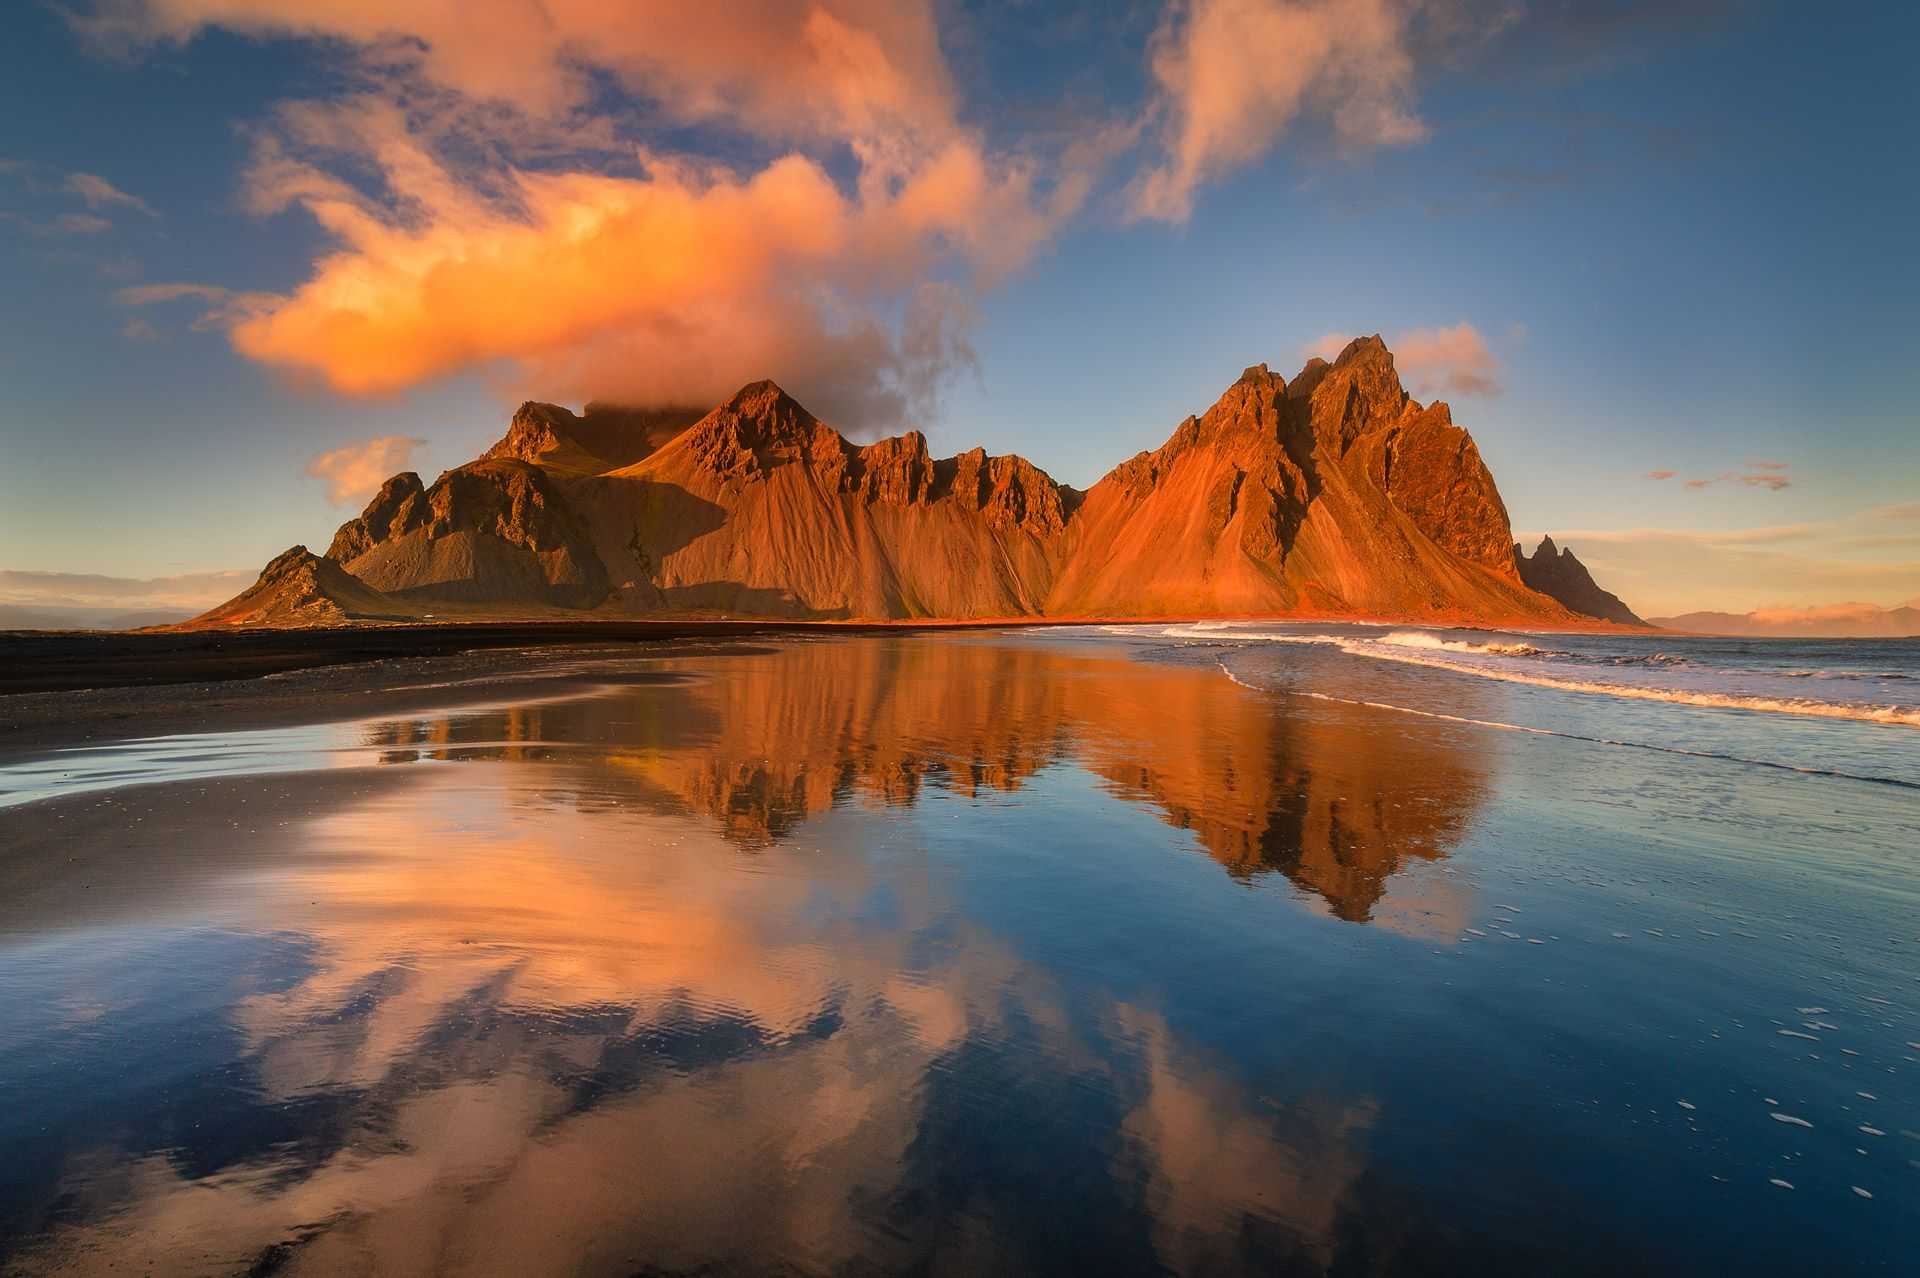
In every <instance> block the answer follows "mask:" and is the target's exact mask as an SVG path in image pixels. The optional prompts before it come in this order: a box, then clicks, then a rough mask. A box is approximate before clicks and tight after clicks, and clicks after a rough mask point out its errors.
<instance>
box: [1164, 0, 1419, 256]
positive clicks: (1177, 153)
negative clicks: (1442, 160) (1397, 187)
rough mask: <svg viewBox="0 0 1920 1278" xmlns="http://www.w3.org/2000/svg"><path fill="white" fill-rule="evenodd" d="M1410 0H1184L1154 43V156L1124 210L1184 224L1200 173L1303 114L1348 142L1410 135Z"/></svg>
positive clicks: (1267, 141)
mask: <svg viewBox="0 0 1920 1278" xmlns="http://www.w3.org/2000/svg"><path fill="white" fill-rule="evenodd" d="M1411 10H1412V6H1408V5H1403V4H1399V3H1395V2H1394V0H1317V2H1316V0H1193V3H1192V4H1189V5H1174V6H1171V7H1170V8H1169V11H1168V14H1167V17H1166V19H1165V21H1164V22H1163V23H1162V25H1161V27H1160V30H1159V32H1158V33H1157V34H1156V35H1155V37H1154V41H1153V57H1152V69H1153V77H1154V81H1155V84H1156V86H1157V94H1156V97H1155V99H1154V101H1153V103H1152V104H1151V106H1150V108H1149V117H1150V118H1151V119H1153V120H1155V121H1157V122H1158V130H1157V131H1158V136H1159V141H1160V149H1161V152H1162V156H1161V159H1160V161H1159V162H1158V163H1157V164H1156V165H1154V166H1153V167H1151V168H1148V169H1147V170H1146V171H1145V172H1143V173H1142V174H1141V175H1140V177H1139V179H1138V180H1137V181H1136V182H1135V183H1134V186H1133V189H1132V201H1131V206H1132V212H1133V214H1134V216H1136V217H1141V218H1152V219H1157V220H1161V221H1168V222H1183V221H1185V220H1186V219H1187V217H1188V216H1189V215H1190V214H1191V213H1192V211H1193V197H1194V191H1195V189H1196V188H1197V187H1198V186H1200V185H1201V184H1202V183H1203V182H1206V181H1209V180H1212V179H1214V178H1217V177H1220V176H1222V175H1224V174H1227V173H1231V172H1233V171H1234V170H1236V169H1240V168H1243V167H1245V166H1246V165H1248V164H1251V163H1252V162H1253V161H1255V160H1256V159H1258V158H1259V157H1260V156H1262V155H1264V154H1265V153H1266V152H1267V151H1268V150H1269V149H1270V148H1271V147H1272V146H1273V145H1274V144H1275V142H1277V141H1278V140H1279V138H1280V137H1281V135H1282V134H1284V133H1285V132H1286V131H1287V129H1288V128H1289V127H1290V126H1291V125H1292V124H1293V123H1294V122H1295V120H1296V119H1298V118H1299V117H1301V116H1303V115H1312V116H1316V117H1319V118H1321V119H1324V120H1325V121H1326V122H1327V123H1328V124H1329V125H1330V126H1331V128H1332V130H1333V134H1334V136H1335V138H1336V139H1338V141H1339V142H1340V143H1341V144H1342V145H1344V146H1348V147H1352V148H1372V147H1382V146H1395V145H1403V144H1405V143H1409V142H1419V141H1421V140H1423V139H1425V138H1426V137H1427V134H1428V129H1427V126H1426V124H1425V123H1424V122H1423V121H1422V120H1421V119H1420V117H1419V115H1418V113H1417V112H1416V110H1415V108H1414V58H1413V54H1412V52H1411V51H1410V49H1409V45H1408V32H1407V21H1408V16H1409V14H1410V12H1411Z"/></svg>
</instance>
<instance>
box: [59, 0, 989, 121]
mask: <svg viewBox="0 0 1920 1278" xmlns="http://www.w3.org/2000/svg"><path fill="white" fill-rule="evenodd" d="M78 25H79V26H80V27H81V29H82V30H83V31H86V32H88V33H90V34H91V35H92V36H93V37H94V38H95V39H96V40H97V41H100V42H103V43H106V44H109V45H115V46H119V47H123V48H124V47H138V46H141V45H145V44H151V43H154V42H171V43H180V42H184V41H187V40H190V39H192V38H193V37H194V36H195V35H197V34H198V33H200V32H201V31H203V30H205V29H206V28H209V27H220V28H224V29H226V30H229V31H235V32H239V33H241V34H244V35H251V36H257V37H296V38H310V39H328V40H338V41H344V42H346V43H347V44H349V45H351V46H354V47H356V48H358V49H360V50H362V51H363V57H364V60H365V61H366V62H367V63H368V64H369V65H371V66H375V67H379V68H391V67H393V66H395V65H402V64H404V65H408V66H412V67H415V68H417V69H418V70H419V72H420V73H421V74H422V75H424V76H425V77H426V78H428V79H430V80H431V81H433V82H434V83H435V84H438V85H440V86H443V87H445V88H448V89H452V90H454V91H456V92H458V93H460V94H462V95H463V96H465V97H468V98H470V99H473V100H476V101H485V100H491V101H496V102H505V103H509V104H511V105H513V106H515V107H517V108H520V109H522V110H525V111H527V112H530V113H532V114H535V115H540V116H552V115H555V114H562V113H566V112H569V111H573V110H577V109H578V108H580V107H581V106H582V105H583V104H584V103H585V102H586V101H587V99H588V97H589V95H590V93H591V90H592V87H593V86H592V76H593V73H594V72H596V71H597V72H604V73H609V74H611V75H612V76H614V77H615V78H617V79H618V80H619V81H620V82H621V83H622V84H623V85H624V86H626V87H627V88H630V89H633V90H636V91H638V92H641V93H644V94H645V95H646V96H647V97H648V98H649V99H651V100H653V101H654V102H656V103H657V105H658V109H659V110H661V111H662V112H664V113H667V114H670V115H673V116H675V117H677V118H680V119H684V120H724V121H728V122H733V123H739V124H742V125H744V126H745V127H747V128H749V129H750V130H752V131H754V132H756V133H758V134H760V135H761V136H766V137H775V138H797V137H815V138H826V139H842V138H847V137H872V136H883V135H894V134H898V133H903V132H905V133H915V134H921V135H932V136H936V137H937V136H938V135H941V134H944V133H947V132H950V131H951V130H952V128H953V119H954V109H955V101H954V90H953V85H952V78H951V75H950V74H949V72H948V69H947V65H946V60H945V58H944V56H943V55H942V54H941V52H940V42H939V32H938V28H937V26H936V24H935V21H934V14H933V6H932V4H931V3H930V2H929V0H729V3H726V4H718V5H692V4H687V3H684V0H623V2H622V3H620V4H607V3H605V2H604V0H539V3H528V0H463V2H462V3H459V4H445V3H440V4H410V5H396V4H392V3H390V2H389V0H120V2H119V3H114V4H109V5H107V6H105V7H103V8H102V9H101V10H100V11H99V12H96V13H95V14H94V15H92V16H91V17H87V18H83V19H80V20H79V22H78Z"/></svg>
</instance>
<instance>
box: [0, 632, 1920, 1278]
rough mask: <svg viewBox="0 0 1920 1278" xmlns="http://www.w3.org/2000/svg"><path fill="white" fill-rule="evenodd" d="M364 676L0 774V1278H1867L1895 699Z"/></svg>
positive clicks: (1308, 658)
mask: <svg viewBox="0 0 1920 1278" xmlns="http://www.w3.org/2000/svg"><path fill="white" fill-rule="evenodd" d="M365 674H366V678H367V680H368V684H367V686H368V689H369V691H367V692H365V693H363V694H357V695H341V696H338V697H335V698H333V699H331V700H325V701H321V702H316V701H315V700H314V698H312V697H310V696H309V697H305V698H294V699H292V701H290V704H293V705H295V707H296V708H295V709H293V710H289V711H288V712H287V713H286V715H284V716H282V717H281V718H280V719H278V720H271V719H263V718H262V717H260V716H258V715H255V716H251V717H249V718H247V719H246V720H245V722H244V723H241V722H239V721H236V722H235V723H234V724H231V725H223V724H222V723H220V722H218V721H209V722H205V723H204V724H202V725H201V730H199V731H195V732H193V733H190V734H173V735H164V736H158V735H141V734H140V730H139V726H138V725H139V721H138V720H128V721H125V722H124V723H122V724H120V725H119V726H115V722H114V721H111V720H103V722H102V725H101V727H100V729H99V731H98V732H97V733H96V734H95V735H94V736H93V737H92V739H88V740H78V741H77V743H76V742H75V741H72V740H70V741H69V742H68V743H67V744H64V745H58V746H55V745H37V744H34V742H33V741H32V740H30V739H27V738H25V737H21V738H20V739H19V740H16V741H9V740H7V738H6V737H5V736H4V735H0V1273H5V1274H9V1275H12V1274H21V1275H26V1274H43V1273H46V1274H51V1273H107V1272H112V1273H141V1274H159V1275H164V1274H228V1273H231V1274H338V1273H366V1274H512V1275H528V1274H547V1273H567V1274H588V1275H598V1274H606V1275H633V1274H702V1275H706V1274H891V1273H915V1274H949V1273H952V1274H976V1273H979V1274H988V1273H990V1274H1062V1273H1085V1274H1102V1275H1115V1274H1166V1273H1176V1274H1240V1273H1262V1274H1267V1273H1285V1274H1321V1273H1337V1274H1460V1273H1475V1274H1487V1275H1504V1274H1609V1275H1612V1274H1621V1273H1634V1274H1697V1273H1722V1272H1726V1273H1744V1274H1770V1273H1782V1274H1785V1273H1794V1274H1803V1273H1823V1274H1840V1273H1849V1274H1850V1273H1912V1272H1914V1271H1915V1269H1916V1266H1920V641H1912V640H1902V641H1896V640H1852V641H1801V640H1793V641H1782V640H1751V639H1709V638H1693V637H1684V636H1667V635H1660V636H1648V635H1626V634H1607V635H1568V634H1556V633H1532V632H1525V631H1488V630H1450V629H1438V628H1430V627H1412V626H1361V625H1333V624H1325V623H1287V624H1281V623H1271V622H1264V623H1251V622H1234V623H1218V624H1200V625H1192V624H1178V625H1167V624H1153V625H1133V626H1110V627H1100V626H1086V627H1060V628H1048V629H1023V630H1005V631H994V632H953V633H908V632H902V633H900V634H897V635H881V636H837V635H825V634H823V635H821V636H819V637H804V638H779V639H770V640H768V641H765V642H729V643H726V644H720V643H712V644H702V643H680V644H655V645H621V646H604V647H603V646H581V647H567V648H542V649H528V650H517V651H512V652H504V653H486V654H472V655H468V656H464V657H458V658H435V659H428V660H410V661H406V662H398V663H385V664H383V665H382V666H381V667H380V668H378V669H373V668H368V669H367V670H366V672H365ZM319 677H320V676H318V675H315V674H313V673H311V672H307V673H296V674H291V675H286V676H277V677H276V678H275V679H272V680H262V681H259V683H258V687H259V688H260V689H261V690H262V693H261V695H262V696H263V697H265V696H268V695H269V694H273V695H277V694H278V692H280V691H285V690H298V689H300V688H302V687H304V686H306V684H305V683H304V682H303V681H310V680H315V679H318V678H319ZM332 677H334V678H338V677H339V676H338V674H337V672H336V673H335V675H334V676H332ZM402 693H404V694H405V695H406V696H407V697H411V698H416V699H417V698H419V697H423V696H424V697H428V698H429V699H430V704H428V705H427V707H426V708H418V703H417V701H407V702H405V703H404V704H406V705H408V706H409V707H410V708H407V709H404V710H398V709H390V708H384V707H391V706H395V705H400V704H403V702H402V700H401V695H400V694H402ZM87 695H88V694H84V693H82V694H75V697H76V700H75V702H74V704H75V705H76V706H77V707H78V706H84V704H85V699H86V697H87Z"/></svg>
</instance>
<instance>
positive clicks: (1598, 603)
mask: <svg viewBox="0 0 1920 1278" xmlns="http://www.w3.org/2000/svg"><path fill="white" fill-rule="evenodd" d="M1513 561H1514V564H1515V565H1516V566H1517V567H1518V568H1519V569H1520V580H1521V581H1523V582H1525V583H1526V584H1527V586H1528V587H1529V588H1530V589H1533V590H1537V591H1539V592H1540V593H1541V594H1543V595H1549V596H1551V597H1552V598H1555V599H1558V600H1559V601H1560V602H1561V603H1563V604H1565V605H1566V606H1567V607H1568V608H1570V609H1571V610H1573V611H1574V612H1577V613H1579V614H1580V615H1581V616H1583V617H1597V618H1599V619H1600V620H1602V621H1617V622H1619V623H1620V624H1621V625H1623V626H1644V625H1646V624H1647V623H1646V622H1644V621H1642V620H1640V618H1638V617H1636V616H1634V615H1633V609H1631V608H1629V607H1627V605H1625V604H1624V603H1622V602H1620V596H1618V595H1615V594H1610V593H1608V592H1607V591H1605V590H1602V589H1600V587H1599V585H1598V584H1597V583H1596V582H1595V581H1594V579H1593V574H1592V573H1590V572H1588V571H1587V566H1586V565H1585V564H1583V563H1581V562H1580V561H1579V560H1578V559H1575V558H1574V557H1573V551H1571V550H1561V549H1560V548H1559V547H1557V546H1555V545H1554V544H1553V538H1552V537H1542V538H1540V544H1539V545H1538V546H1535V547H1534V549H1533V557H1532V558H1531V559H1529V558H1528V557H1527V555H1526V552H1524V551H1522V550H1521V549H1520V546H1519V544H1518V543H1517V542H1516V543H1515V544H1514V547H1513Z"/></svg>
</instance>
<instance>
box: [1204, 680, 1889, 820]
mask: <svg viewBox="0 0 1920 1278" xmlns="http://www.w3.org/2000/svg"><path fill="white" fill-rule="evenodd" d="M1220 671H1221V673H1222V674H1224V675H1226V676H1227V678H1229V679H1231V680H1232V681H1233V682H1235V683H1237V684H1239V685H1240V686H1241V687H1243V688H1253V687H1254V686H1255V685H1253V684H1250V683H1248V682H1247V681H1246V680H1245V679H1242V678H1240V677H1239V676H1238V675H1236V674H1234V673H1233V671H1231V670H1229V669H1227V667H1226V663H1224V662H1222V663H1221V666H1220ZM1289 695H1292V696H1298V697H1308V698H1311V699H1312V700H1315V701H1332V702H1337V703H1339V704H1341V705H1348V706H1366V707H1368V708H1369V709H1373V710H1390V711H1393V712H1394V713H1396V714H1410V715H1415V716H1417V717H1419V718H1422V719H1439V720H1442V721H1443V722H1446V723H1464V724H1470V725H1472V726H1473V727H1477V728H1495V729H1498V730H1499V731H1502V732H1524V733H1527V734H1529V735H1531V736H1536V737H1559V738H1561V739H1562V740H1566V741H1587V742H1591V743H1592V744H1594V745H1607V746H1621V747H1623V748H1626V749H1629V750H1652V751H1653V752H1654V753H1656V754H1680V755H1685V756H1687V757H1688V758H1690V759H1716V760H1719V761H1721V762H1723V763H1738V764H1742V765H1745V766H1747V767H1754V768H1773V769H1776V770H1778V771H1781V772H1797V773H1799V774H1800V775H1802V776H1810V777H1839V778H1842V779H1844V780H1847V781H1865V782H1868V783H1869V784H1872V785H1894V786H1899V787H1900V788H1901V789H1903V790H1920V784H1916V783H1914V782H1912V781H1902V780H1900V779H1899V778H1898V777H1883V776H1875V775H1874V774H1872V773H1868V772H1842V771H1840V770H1838V769H1835V768H1809V767H1802V766H1800V765H1799V764H1794V763H1779V762H1776V761H1775V760H1772V759H1752V758H1748V757H1747V756H1745V755H1738V754H1723V753H1721V752H1719V751H1717V750H1686V749H1682V748H1681V747H1679V746H1663V745H1655V744H1653V743H1652V742H1649V741H1624V740H1620V739H1618V738H1614V737H1590V736H1585V735H1582V734H1581V733H1578V732H1557V731H1555V730H1554V729H1552V728H1530V727H1528V726H1526V725H1525V724H1521V723H1503V722H1501V721H1500V720H1498V719H1473V718H1469V717H1467V716H1466V715H1459V714H1445V713H1443V712H1441V711H1438V710H1416V709H1414V708H1413V707H1412V706H1396V705H1393V704H1392V703H1390V702H1386V701H1364V700H1361V699H1359V698H1356V697H1336V696H1334V695H1332V694H1331V693H1326V692H1297V691H1295V692H1290V693H1289Z"/></svg>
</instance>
